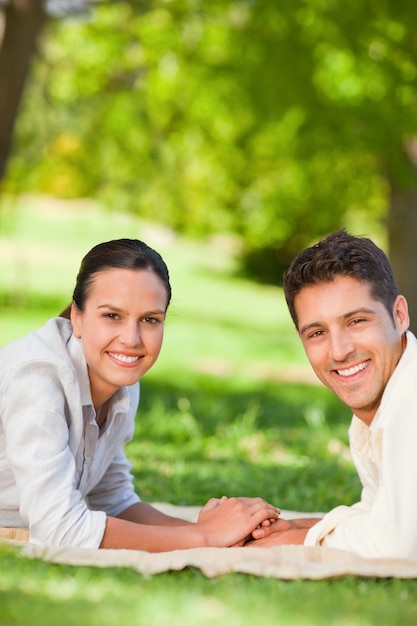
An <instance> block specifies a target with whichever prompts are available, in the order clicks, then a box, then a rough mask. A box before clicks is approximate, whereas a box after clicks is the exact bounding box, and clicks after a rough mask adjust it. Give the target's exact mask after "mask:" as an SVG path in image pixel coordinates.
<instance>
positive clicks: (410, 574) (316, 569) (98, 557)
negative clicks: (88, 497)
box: [3, 503, 417, 580]
mask: <svg viewBox="0 0 417 626" xmlns="http://www.w3.org/2000/svg"><path fill="white" fill-rule="evenodd" d="M156 506H157V507H158V508H160V509H161V510H163V511H164V512H167V513H169V514H173V515H177V516H178V517H184V518H185V519H189V520H190V521H193V520H195V519H196V516H197V515H198V511H199V507H175V506H173V505H166V504H163V503H160V504H157V505H156ZM314 515H317V516H321V514H313V513H302V512H295V511H282V517H286V518H291V517H312V516H314ZM3 541H4V540H3ZM15 543H18V545H20V546H21V548H20V550H21V553H22V555H24V556H26V557H29V558H39V559H42V560H44V561H47V562H50V563H61V564H68V565H75V566H92V567H130V568H132V569H134V570H136V571H137V572H139V573H141V574H147V575H153V574H160V573H162V572H167V571H179V570H183V569H185V568H187V567H193V568H197V569H199V570H200V571H201V572H202V574H204V575H205V576H207V577H208V578H213V577H216V576H221V575H224V574H228V573H231V572H235V573H236V572H240V573H244V574H251V575H254V576H265V577H273V578H280V579H283V580H293V579H310V580H318V579H322V578H332V577H340V576H347V575H355V576H364V577H379V578H391V577H396V578H417V562H414V561H405V560H402V559H363V558H361V557H359V556H356V555H355V554H352V553H349V552H345V551H342V550H335V549H332V548H320V547H308V546H277V547H274V548H192V549H189V550H173V551H172V552H161V553H156V554H154V553H149V552H143V551H140V550H91V549H85V548H52V547H49V548H48V547H43V546H35V545H33V544H30V543H22V542H15Z"/></svg>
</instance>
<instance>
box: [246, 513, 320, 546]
mask: <svg viewBox="0 0 417 626" xmlns="http://www.w3.org/2000/svg"><path fill="white" fill-rule="evenodd" d="M318 521H319V519H318V518H308V519H292V520H285V519H282V518H279V519H277V521H276V522H274V523H273V524H271V525H270V526H261V527H259V528H255V530H253V531H252V538H253V539H254V541H251V542H249V543H247V544H246V545H247V546H248V547H252V548H270V547H272V546H282V545H289V544H297V545H300V544H303V543H304V540H305V538H306V535H307V532H308V530H309V528H311V527H312V526H314V524H317V522H318Z"/></svg>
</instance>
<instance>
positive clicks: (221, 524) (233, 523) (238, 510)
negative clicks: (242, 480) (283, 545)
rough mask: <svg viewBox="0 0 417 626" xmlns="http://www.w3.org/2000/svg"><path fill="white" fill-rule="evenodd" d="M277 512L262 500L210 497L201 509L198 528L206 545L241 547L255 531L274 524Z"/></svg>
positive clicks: (277, 515) (278, 512)
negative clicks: (204, 538)
mask: <svg viewBox="0 0 417 626" xmlns="http://www.w3.org/2000/svg"><path fill="white" fill-rule="evenodd" d="M279 514H280V510H279V509H277V508H276V507H275V506H272V505H271V504H268V503H267V502H265V500H262V498H244V497H239V498H227V497H226V496H223V497H221V498H211V499H210V500H209V501H208V502H207V504H206V505H205V506H204V507H203V508H202V509H201V511H200V515H199V517H198V522H197V525H198V526H199V528H200V530H202V531H203V533H204V535H205V537H206V540H207V545H210V546H217V547H230V546H241V545H244V543H245V542H246V541H247V539H248V538H250V537H251V534H252V532H253V531H254V530H255V529H256V528H261V527H269V526H271V524H273V523H275V522H276V520H277V519H278V517H279Z"/></svg>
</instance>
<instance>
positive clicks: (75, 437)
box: [0, 318, 139, 548]
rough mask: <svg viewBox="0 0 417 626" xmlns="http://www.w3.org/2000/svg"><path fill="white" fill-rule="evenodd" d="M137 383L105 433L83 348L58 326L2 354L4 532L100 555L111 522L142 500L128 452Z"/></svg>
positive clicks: (122, 394)
mask: <svg viewBox="0 0 417 626" xmlns="http://www.w3.org/2000/svg"><path fill="white" fill-rule="evenodd" d="M138 402H139V384H135V385H132V386H131V387H122V388H121V389H119V391H118V392H117V393H116V394H115V395H114V396H113V398H112V400H111V403H110V406H109V410H108V415H107V419H106V422H105V427H104V428H103V429H102V431H100V430H99V428H98V426H97V423H96V421H95V417H96V414H95V410H94V407H93V404H92V400H91V392H90V385H89V378H88V373H87V365H86V362H85V359H84V355H83V352H82V348H81V342H80V340H79V339H77V338H76V337H74V335H73V334H72V327H71V323H70V321H69V320H66V319H63V318H53V319H51V320H49V321H48V322H47V324H45V326H43V327H42V328H40V329H38V330H36V331H34V332H32V333H30V334H29V335H26V336H25V337H22V338H21V339H18V340H16V341H14V342H12V343H11V344H9V345H8V346H6V347H5V348H3V349H1V350H0V526H9V527H22V526H26V527H29V531H30V541H31V542H32V543H36V544H43V545H55V546H78V547H86V548H98V547H99V545H100V543H101V540H102V537H103V534H104V530H105V524H106V516H107V515H111V516H117V515H118V514H119V513H121V512H122V511H123V510H125V509H126V508H128V507H129V506H131V505H132V504H134V503H136V502H138V501H139V497H138V496H137V495H136V494H135V492H134V488H133V479H132V475H131V465H130V463H129V462H128V460H127V459H126V457H125V454H124V451H123V448H124V445H125V444H126V442H128V441H130V439H131V438H132V436H133V430H134V419H135V414H136V410H137V406H138Z"/></svg>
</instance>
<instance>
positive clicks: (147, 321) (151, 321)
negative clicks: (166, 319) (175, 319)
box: [144, 317, 160, 324]
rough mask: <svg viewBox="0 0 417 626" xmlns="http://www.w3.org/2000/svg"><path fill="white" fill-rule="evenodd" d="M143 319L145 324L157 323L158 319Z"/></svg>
mask: <svg viewBox="0 0 417 626" xmlns="http://www.w3.org/2000/svg"><path fill="white" fill-rule="evenodd" d="M144 321H145V322H146V323H147V324H159V322H160V320H159V319H157V318H156V317H145V319H144Z"/></svg>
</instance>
